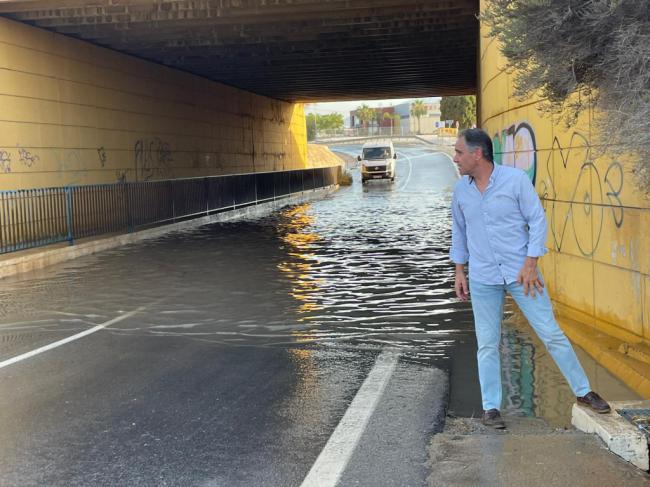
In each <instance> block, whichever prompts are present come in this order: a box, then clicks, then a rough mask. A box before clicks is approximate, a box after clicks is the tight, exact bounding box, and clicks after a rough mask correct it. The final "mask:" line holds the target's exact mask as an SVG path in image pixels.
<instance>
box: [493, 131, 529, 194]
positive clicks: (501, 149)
mask: <svg viewBox="0 0 650 487" xmlns="http://www.w3.org/2000/svg"><path fill="white" fill-rule="evenodd" d="M492 146H493V150H494V162H496V163H497V164H503V165H504V166H512V167H517V168H519V169H522V170H523V171H524V172H525V173H526V174H528V177H529V178H530V180H531V181H532V182H533V184H535V177H536V175H537V146H536V145H535V132H534V130H533V128H532V127H531V126H530V125H529V124H527V123H526V122H521V123H517V124H513V125H511V126H510V127H508V128H506V129H503V130H501V132H497V133H496V134H494V136H493V137H492Z"/></svg>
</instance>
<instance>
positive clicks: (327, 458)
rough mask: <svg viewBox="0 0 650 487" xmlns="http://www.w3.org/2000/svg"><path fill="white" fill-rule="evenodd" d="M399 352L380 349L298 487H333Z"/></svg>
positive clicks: (357, 441)
mask: <svg viewBox="0 0 650 487" xmlns="http://www.w3.org/2000/svg"><path fill="white" fill-rule="evenodd" d="M398 359H399V354H398V353H396V352H394V351H384V352H382V353H381V355H379V357H377V361H376V362H375V366H374V367H373V368H372V370H371V371H370V373H369V374H368V377H366V380H365V381H364V382H363V384H362V385H361V388H360V389H359V391H358V392H357V394H356V396H354V399H353V400H352V403H351V404H350V407H349V408H348V410H347V411H346V412H345V415H344V416H343V418H342V419H341V421H340V422H339V424H338V426H337V427H336V429H335V430H334V433H332V436H330V439H329V440H328V441H327V444H326V445H325V448H323V451H322V452H321V453H320V455H318V458H317V459H316V462H315V463H314V465H312V467H311V470H309V473H308V474H307V477H305V480H303V482H302V484H301V487H334V486H335V485H336V483H337V482H338V481H339V479H340V478H341V475H342V474H343V471H344V470H345V467H346V466H347V464H348V462H349V461H350V458H351V457H352V454H353V453H354V450H355V448H356V446H357V444H358V443H359V438H361V435H362V434H363V432H364V430H365V429H366V425H367V424H368V421H369V420H370V417H371V416H372V413H373V412H374V410H375V408H376V407H377V403H378V402H379V398H380V397H381V395H382V393H383V391H384V389H385V387H386V384H388V380H389V379H390V377H391V376H392V375H393V371H394V370H395V366H396V365H397V360H398Z"/></svg>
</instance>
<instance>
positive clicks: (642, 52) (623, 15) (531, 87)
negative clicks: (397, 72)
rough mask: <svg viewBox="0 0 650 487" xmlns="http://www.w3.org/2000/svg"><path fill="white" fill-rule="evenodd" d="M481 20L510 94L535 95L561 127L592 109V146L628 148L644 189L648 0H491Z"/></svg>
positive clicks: (649, 155)
mask: <svg viewBox="0 0 650 487" xmlns="http://www.w3.org/2000/svg"><path fill="white" fill-rule="evenodd" d="M481 20H482V21H483V22H484V23H485V24H486V25H487V26H488V27H489V28H490V32H489V33H490V35H491V36H493V37H496V38H497V40H498V41H499V44H500V46H501V51H502V53H503V54H504V56H505V57H506V59H507V63H508V64H507V66H506V68H507V69H508V71H509V72H511V73H512V74H513V75H514V84H515V93H514V94H515V96H518V97H519V98H520V99H527V98H530V97H532V96H536V95H537V96H540V97H541V99H542V103H541V104H540V105H539V107H540V109H541V110H542V112H545V113H546V114H548V115H551V116H552V117H553V118H556V119H558V118H563V119H564V121H565V123H566V124H567V126H571V125H573V124H574V123H575V122H576V120H577V119H578V117H579V115H580V114H581V113H582V112H583V111H584V110H586V109H589V108H596V109H597V110H596V117H595V128H596V130H595V131H594V136H595V139H596V140H594V144H593V146H600V147H603V148H605V150H609V151H611V152H612V154H613V155H616V154H620V153H622V152H627V153H628V154H630V155H631V156H632V158H633V159H634V162H635V166H636V167H635V173H636V176H637V181H638V182H639V187H640V188H641V189H642V190H644V191H646V192H650V63H648V59H650V9H649V8H648V2H647V0H589V1H576V0H489V2H488V4H487V8H486V9H485V12H483V13H482V14H481ZM595 152H596V151H595V150H592V151H591V155H592V156H594V157H595V156H598V154H596V153H595Z"/></svg>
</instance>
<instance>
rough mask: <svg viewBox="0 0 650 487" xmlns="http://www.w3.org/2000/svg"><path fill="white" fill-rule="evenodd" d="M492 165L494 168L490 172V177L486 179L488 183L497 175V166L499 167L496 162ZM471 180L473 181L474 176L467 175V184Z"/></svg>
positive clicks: (470, 182)
mask: <svg viewBox="0 0 650 487" xmlns="http://www.w3.org/2000/svg"><path fill="white" fill-rule="evenodd" d="M492 165H493V166H494V168H493V169H492V174H490V179H488V181H489V182H490V183H493V182H494V179H495V178H496V176H497V171H498V170H499V169H498V167H499V165H500V164H496V163H494V162H493V163H492ZM473 182H474V176H470V177H469V184H472V183H473ZM488 186H489V184H488Z"/></svg>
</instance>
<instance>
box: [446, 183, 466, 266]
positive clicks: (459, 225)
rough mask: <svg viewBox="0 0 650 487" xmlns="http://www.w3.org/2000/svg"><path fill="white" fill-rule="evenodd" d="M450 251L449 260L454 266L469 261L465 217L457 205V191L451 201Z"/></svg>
mask: <svg viewBox="0 0 650 487" xmlns="http://www.w3.org/2000/svg"><path fill="white" fill-rule="evenodd" d="M451 217H452V218H451V219H452V225H451V250H450V252H449V258H450V259H451V260H452V262H453V263H454V264H466V263H467V261H468V259H469V251H468V250H467V231H466V227H465V215H463V210H461V209H460V205H459V204H458V195H457V191H454V196H453V198H452V200H451Z"/></svg>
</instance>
